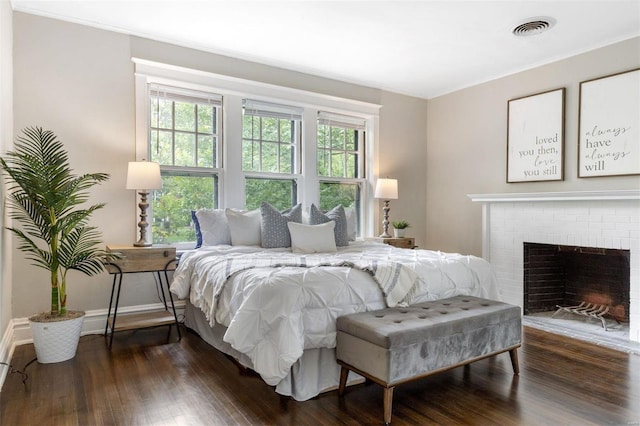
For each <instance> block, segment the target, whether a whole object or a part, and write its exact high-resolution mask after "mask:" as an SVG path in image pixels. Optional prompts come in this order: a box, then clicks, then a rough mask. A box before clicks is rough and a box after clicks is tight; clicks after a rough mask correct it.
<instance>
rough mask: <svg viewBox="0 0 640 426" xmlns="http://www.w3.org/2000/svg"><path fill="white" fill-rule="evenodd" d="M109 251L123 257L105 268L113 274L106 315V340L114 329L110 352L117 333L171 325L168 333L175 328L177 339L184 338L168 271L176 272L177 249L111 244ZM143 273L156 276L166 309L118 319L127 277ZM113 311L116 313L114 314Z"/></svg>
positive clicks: (124, 315)
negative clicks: (123, 285) (122, 291)
mask: <svg viewBox="0 0 640 426" xmlns="http://www.w3.org/2000/svg"><path fill="white" fill-rule="evenodd" d="M107 252H114V253H119V254H120V256H121V257H120V258H119V259H115V260H113V261H111V263H108V264H106V265H105V268H106V269H107V271H108V272H109V273H110V274H112V275H113V284H112V286H111V299H110V300H109V311H108V313H107V324H106V325H105V328H104V335H105V337H107V335H108V332H109V330H111V335H110V338H109V349H111V345H112V344H113V334H114V333H115V332H116V331H122V330H132V329H137V328H146V327H157V326H161V325H168V326H169V332H171V326H172V325H175V326H176V330H177V331H178V340H180V339H182V335H181V334H180V327H179V324H178V316H177V315H176V307H175V305H174V303H173V296H172V295H171V291H170V290H169V275H168V271H173V270H175V269H176V265H177V257H176V249H175V247H171V246H158V245H156V246H150V247H134V246H125V245H108V246H107ZM143 272H150V273H153V274H155V275H156V277H157V279H158V283H159V286H160V290H161V293H162V300H163V302H164V310H163V311H151V312H144V313H140V314H123V315H119V316H118V303H119V301H120V291H121V290H122V278H123V276H124V275H125V274H137V273H143ZM165 286H166V290H167V293H169V300H167V296H166V294H165V288H164V287H165ZM116 289H117V290H116ZM114 294H115V301H114ZM112 308H113V312H112V311H111V309H112ZM116 320H117V323H116Z"/></svg>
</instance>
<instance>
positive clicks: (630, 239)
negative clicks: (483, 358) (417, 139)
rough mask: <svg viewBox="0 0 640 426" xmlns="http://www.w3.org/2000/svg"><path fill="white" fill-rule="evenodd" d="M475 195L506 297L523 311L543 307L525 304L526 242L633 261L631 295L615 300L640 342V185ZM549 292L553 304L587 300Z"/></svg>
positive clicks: (486, 247)
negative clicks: (480, 206) (621, 187)
mask: <svg viewBox="0 0 640 426" xmlns="http://www.w3.org/2000/svg"><path fill="white" fill-rule="evenodd" d="M469 197H470V198H471V200H472V201H474V202H480V203H482V207H483V210H482V225H483V226H482V228H483V229H482V233H483V238H482V241H483V246H482V256H483V257H484V258H485V259H487V260H488V261H489V262H490V263H491V264H492V266H493V269H494V271H495V274H496V278H497V281H498V291H499V295H500V299H501V300H503V301H505V302H507V303H512V304H516V305H519V306H521V307H522V308H523V312H525V311H529V312H530V311H531V309H533V310H536V309H538V306H534V307H533V308H531V307H529V306H525V303H524V302H525V292H528V291H529V287H528V286H529V285H530V284H528V285H527V288H526V289H525V282H524V281H525V259H524V252H525V250H524V243H535V244H545V245H551V246H554V247H556V251H562V250H565V251H564V256H566V257H572V256H573V254H575V251H576V250H578V251H580V250H581V251H582V252H583V253H582V254H588V253H590V254H591V256H592V257H591V259H595V258H596V256H601V255H600V253H604V254H605V255H611V256H612V257H613V258H615V259H617V260H614V262H616V261H617V262H619V263H622V264H628V272H626V270H625V272H623V273H622V274H623V275H625V276H628V293H627V292H626V290H625V292H624V294H625V295H626V296H621V297H620V298H619V299H620V300H616V301H612V302H611V303H612V304H615V306H618V305H621V307H618V308H617V310H616V315H618V316H620V317H621V318H622V319H623V320H626V321H628V323H627V325H628V336H627V337H628V339H629V340H631V341H634V342H640V190H616V191H577V192H551V193H525V194H515V193H514V194H477V195H469ZM559 246H564V247H567V248H566V249H558V248H557V247H559ZM577 248H581V249H577ZM570 253H573V254H570ZM598 259H599V257H598ZM598 268H602V267H600V266H598V267H596V269H598ZM577 269H581V268H577ZM582 269H584V268H582ZM591 272H593V271H591ZM600 285H602V283H601V284H600ZM623 286H626V282H625V284H623ZM558 293H559V292H558ZM627 294H628V295H627ZM527 297H528V296H527ZM536 297H538V296H536ZM545 297H546V296H545ZM549 297H550V298H552V300H553V301H549V302H548V305H547V306H550V305H551V304H554V305H555V304H561V303H562V304H565V303H566V304H573V303H576V304H579V303H580V302H581V301H580V300H573V299H571V298H569V299H568V300H567V299H565V298H564V296H563V301H562V302H561V303H560V302H558V303H556V301H559V300H560V299H559V297H560V296H558V298H557V299H553V297H555V296H551V295H550V296H549ZM589 297H592V296H589ZM603 300H605V301H606V299H603ZM545 303H547V302H545ZM608 303H609V302H608V301H607V304H608ZM623 311H624V312H623Z"/></svg>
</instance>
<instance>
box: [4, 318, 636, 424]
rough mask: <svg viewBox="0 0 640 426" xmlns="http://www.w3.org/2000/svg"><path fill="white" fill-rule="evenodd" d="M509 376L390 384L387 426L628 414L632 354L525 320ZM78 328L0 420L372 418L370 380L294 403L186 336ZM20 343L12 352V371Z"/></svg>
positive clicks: (485, 371) (502, 369)
mask: <svg viewBox="0 0 640 426" xmlns="http://www.w3.org/2000/svg"><path fill="white" fill-rule="evenodd" d="M524 330H525V332H524V341H523V346H522V348H521V349H520V350H519V359H520V375H519V376H514V375H513V371H512V367H511V361H510V358H509V355H508V354H501V355H499V356H497V357H494V358H490V359H485V360H482V361H479V362H476V363H474V364H472V365H470V366H469V367H467V368H465V367H460V368H456V369H454V370H451V371H447V372H444V373H441V374H437V375H434V376H430V377H426V378H424V379H421V380H417V381H414V382H410V383H406V384H404V385H401V386H398V387H396V389H395V391H394V400H393V418H392V424H394V425H416V424H441V425H450V424H460V425H498V424H499V425H549V424H568V425H572V424H580V425H603V424H638V423H640V356H637V355H629V354H626V353H622V352H618V351H614V350H611V349H608V348H604V347H600V346H596V345H593V344H589V343H585V342H581V341H578V340H574V339H570V338H567V337H562V336H558V335H554V334H549V333H546V332H543V331H540V330H536V329H532V328H527V327H525V329H524ZM173 333H174V334H173V335H172V336H171V339H170V340H169V342H167V340H166V328H158V329H146V330H136V331H125V332H120V333H117V334H116V336H115V339H114V343H113V348H112V350H111V351H109V349H108V348H107V345H106V342H105V339H104V338H103V337H102V336H100V335H93V336H84V337H82V338H81V340H80V346H79V348H78V354H77V355H76V357H75V358H74V359H72V360H69V361H66V362H63V363H58V364H38V363H37V362H35V363H33V364H31V365H29V366H28V367H27V369H26V372H27V374H28V375H29V379H28V380H27V384H26V385H23V384H22V381H21V377H20V375H18V374H12V375H9V376H8V377H7V379H6V382H5V384H4V387H3V389H2V391H1V392H0V424H2V425H42V424H47V425H127V426H128V425H174V424H175V425H184V424H187V425H260V424H264V425H280V424H288V425H336V424H342V425H361V424H381V423H382V388H381V387H380V386H377V385H375V384H362V385H357V386H353V387H350V388H348V389H347V392H346V394H345V396H344V398H339V397H338V395H337V391H334V392H328V393H325V394H323V395H320V396H319V397H317V398H314V399H311V400H309V401H304V402H299V401H294V400H292V399H289V398H284V397H281V396H279V395H278V394H276V393H275V391H274V390H273V388H272V387H270V386H267V385H266V384H265V383H264V382H263V381H262V380H261V379H260V378H259V377H256V375H255V374H254V373H251V372H249V373H247V372H241V371H240V369H239V368H238V367H237V365H236V364H235V363H234V362H232V361H231V360H230V359H229V358H228V357H226V356H225V355H223V354H221V353H220V352H218V351H216V350H215V349H213V348H212V347H210V346H209V345H207V344H206V343H205V342H203V341H202V340H201V339H200V338H199V337H198V336H197V335H195V334H194V333H190V332H184V333H183V339H182V340H181V341H176V339H175V331H174V332H173ZM34 357H35V352H34V350H33V346H32V345H23V346H20V347H18V348H17V349H16V351H15V353H14V356H13V360H12V363H13V365H14V367H16V368H22V367H23V366H24V365H26V364H27V363H28V362H29V361H31V360H32V359H33V358H34Z"/></svg>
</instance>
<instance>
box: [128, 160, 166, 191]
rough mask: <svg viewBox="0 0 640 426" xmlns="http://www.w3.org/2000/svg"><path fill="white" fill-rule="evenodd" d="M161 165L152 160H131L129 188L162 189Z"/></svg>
mask: <svg viewBox="0 0 640 426" xmlns="http://www.w3.org/2000/svg"><path fill="white" fill-rule="evenodd" d="M161 188H162V178H161V177H160V165H159V164H158V163H153V162H151V161H130V162H129V169H128V171H127V189H137V190H142V189H161Z"/></svg>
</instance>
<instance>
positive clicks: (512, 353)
mask: <svg viewBox="0 0 640 426" xmlns="http://www.w3.org/2000/svg"><path fill="white" fill-rule="evenodd" d="M509 356H510V357H511V366H512V367H513V374H520V366H519V365H518V350H517V349H511V350H510V351H509Z"/></svg>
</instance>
